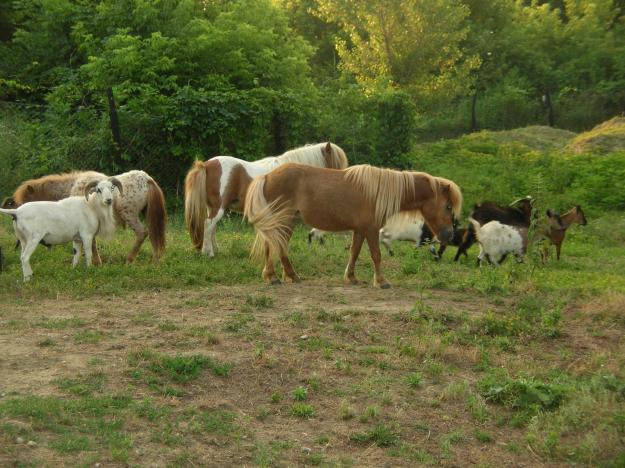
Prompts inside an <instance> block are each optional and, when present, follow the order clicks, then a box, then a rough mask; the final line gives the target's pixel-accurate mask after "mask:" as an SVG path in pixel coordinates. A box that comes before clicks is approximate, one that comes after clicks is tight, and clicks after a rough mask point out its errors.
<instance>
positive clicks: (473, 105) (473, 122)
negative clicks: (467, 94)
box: [471, 89, 477, 132]
mask: <svg viewBox="0 0 625 468" xmlns="http://www.w3.org/2000/svg"><path fill="white" fill-rule="evenodd" d="M476 104H477V89H476V90H475V92H474V93H473V96H472V97H471V131H472V132H477V114H476Z"/></svg>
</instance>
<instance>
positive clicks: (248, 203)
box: [243, 176, 293, 259]
mask: <svg viewBox="0 0 625 468" xmlns="http://www.w3.org/2000/svg"><path fill="white" fill-rule="evenodd" d="M265 180H266V179H265V176H260V177H256V178H255V179H254V180H252V183H251V184H250V186H249V188H248V190H247V195H246V197H245V207H244V210H243V216H244V217H245V218H247V219H248V221H249V222H250V223H252V224H253V225H254V228H255V229H256V239H255V240H254V245H253V246H252V252H251V257H252V258H254V259H262V258H263V256H264V255H265V246H269V252H270V254H273V253H275V254H278V255H279V254H280V253H281V252H285V253H286V250H287V246H288V234H287V232H288V229H289V225H290V221H291V220H292V218H293V213H292V210H290V209H289V208H288V206H287V205H286V203H281V200H280V198H277V199H275V200H274V201H272V202H271V203H268V202H267V199H266V198H265V194H264V189H265Z"/></svg>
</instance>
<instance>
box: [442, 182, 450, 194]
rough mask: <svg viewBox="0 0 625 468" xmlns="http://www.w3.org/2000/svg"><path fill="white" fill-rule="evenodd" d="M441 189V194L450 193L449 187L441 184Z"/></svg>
mask: <svg viewBox="0 0 625 468" xmlns="http://www.w3.org/2000/svg"><path fill="white" fill-rule="evenodd" d="M442 189H443V193H450V192H451V185H449V184H443V186H442Z"/></svg>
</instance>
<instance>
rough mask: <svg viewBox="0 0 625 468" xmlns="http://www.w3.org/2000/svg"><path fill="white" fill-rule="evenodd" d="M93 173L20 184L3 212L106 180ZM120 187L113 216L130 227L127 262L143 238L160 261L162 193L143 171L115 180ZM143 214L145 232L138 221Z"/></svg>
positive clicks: (95, 256) (79, 192) (77, 191)
mask: <svg viewBox="0 0 625 468" xmlns="http://www.w3.org/2000/svg"><path fill="white" fill-rule="evenodd" d="M106 178H107V176H106V175H104V174H102V173H99V172H94V171H85V172H68V173H66V174H51V175H47V176H45V177H41V178H39V179H32V180H27V181H26V182H24V183H22V184H21V185H20V186H19V187H18V188H17V189H16V190H15V193H14V194H13V198H12V199H7V200H6V201H5V202H4V204H3V208H17V207H18V206H20V205H22V204H24V203H27V202H30V201H56V200H61V199H63V198H67V197H69V196H72V195H82V194H83V193H84V189H85V187H86V186H87V185H89V183H90V182H93V181H99V180H103V179H106ZM116 178H117V179H118V180H119V181H120V182H121V184H122V186H123V195H122V196H121V197H119V198H117V199H116V200H115V205H114V213H115V218H116V220H117V222H118V224H121V225H122V226H124V227H125V226H129V227H130V228H131V229H132V230H133V231H134V233H135V236H136V241H135V244H134V246H133V248H132V249H131V251H130V253H129V254H128V256H127V258H126V260H127V261H128V262H129V263H130V262H132V261H134V259H135V257H136V256H137V254H138V252H139V249H140V248H141V245H142V244H143V242H144V240H145V238H146V237H148V235H149V237H150V242H151V243H152V250H153V252H154V259H155V260H159V259H160V257H161V256H162V255H163V252H164V250H165V224H166V222H167V209H166V206H165V197H164V196H163V191H162V190H161V188H160V187H159V185H158V184H157V183H156V181H155V180H154V179H152V177H150V176H149V175H148V174H147V173H145V172H143V171H129V172H125V173H123V174H120V175H118V176H116ZM143 211H145V219H146V224H147V229H146V228H145V227H144V226H143V224H142V223H141V221H140V219H139V217H140V214H141V212H143ZM92 253H93V263H95V264H100V263H102V262H101V260H100V255H99V254H98V250H97V246H96V244H95V240H94V241H93V244H92Z"/></svg>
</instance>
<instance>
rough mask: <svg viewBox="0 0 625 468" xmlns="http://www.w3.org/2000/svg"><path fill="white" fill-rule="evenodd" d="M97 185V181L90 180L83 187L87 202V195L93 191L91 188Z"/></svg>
mask: <svg viewBox="0 0 625 468" xmlns="http://www.w3.org/2000/svg"><path fill="white" fill-rule="evenodd" d="M96 185H98V181H97V180H92V181H91V182H89V183H88V184H87V185H86V186H85V198H86V199H87V200H89V194H90V193H91V192H92V191H93V188H94V187H95V186H96Z"/></svg>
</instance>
